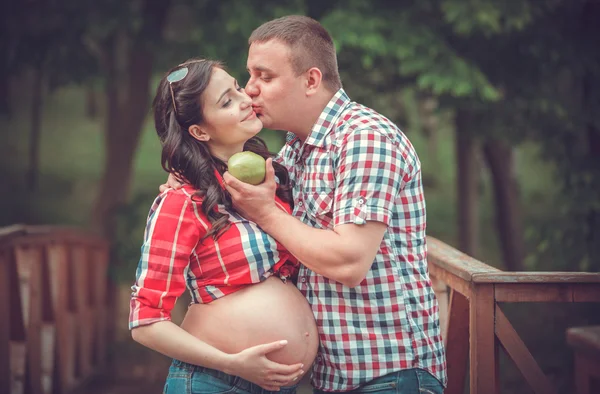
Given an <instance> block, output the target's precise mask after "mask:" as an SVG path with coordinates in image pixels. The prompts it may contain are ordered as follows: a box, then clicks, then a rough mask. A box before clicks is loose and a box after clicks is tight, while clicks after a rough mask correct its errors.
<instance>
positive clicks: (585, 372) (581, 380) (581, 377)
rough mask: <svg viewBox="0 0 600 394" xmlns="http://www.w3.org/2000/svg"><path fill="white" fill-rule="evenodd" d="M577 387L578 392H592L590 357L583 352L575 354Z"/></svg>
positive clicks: (583, 393) (582, 393)
mask: <svg viewBox="0 0 600 394" xmlns="http://www.w3.org/2000/svg"><path fill="white" fill-rule="evenodd" d="M573 367H574V369H575V388H576V389H577V394H592V388H591V384H590V383H591V382H590V380H591V379H590V374H589V365H588V359H587V357H585V356H584V355H583V354H577V353H576V354H575V362H574V365H573Z"/></svg>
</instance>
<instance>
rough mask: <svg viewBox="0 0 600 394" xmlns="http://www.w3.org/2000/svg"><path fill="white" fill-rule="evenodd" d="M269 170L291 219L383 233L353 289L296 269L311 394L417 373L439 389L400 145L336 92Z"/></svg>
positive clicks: (407, 148)
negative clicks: (280, 183) (311, 327)
mask: <svg viewBox="0 0 600 394" xmlns="http://www.w3.org/2000/svg"><path fill="white" fill-rule="evenodd" d="M278 160H279V162H280V163H282V164H283V165H285V166H286V167H287V168H288V171H289V172H290V175H291V179H292V180H293V184H294V196H295V198H296V200H295V203H294V206H295V207H294V215H295V216H296V217H298V218H299V219H300V220H302V221H303V222H304V223H307V224H309V225H311V226H313V227H316V228H323V229H331V228H333V227H335V226H338V225H341V224H346V223H355V224H359V225H360V224H364V223H366V221H369V220H372V221H378V222H382V223H385V224H386V225H388V231H387V232H386V233H385V236H384V239H383V241H382V243H381V248H380V250H379V252H378V253H377V256H376V258H375V261H374V262H373V265H372V266H371V269H370V271H369V272H368V274H367V276H366V278H365V279H364V280H363V281H362V283H361V284H360V285H359V286H357V287H355V288H348V287H345V286H344V285H342V284H340V283H338V282H336V281H333V280H329V279H327V278H325V277H323V276H321V275H318V274H316V273H314V272H312V271H310V270H309V269H307V268H306V267H301V269H300V273H299V276H298V278H299V279H298V288H299V289H300V291H301V292H302V293H303V294H304V295H305V297H306V298H307V300H308V302H309V303H310V305H311V307H312V310H313V312H314V315H315V318H316V319H317V325H318V327H319V335H320V340H321V346H320V349H319V354H318V357H317V361H316V362H315V365H314V368H313V376H312V383H313V385H314V387H315V388H317V389H320V390H324V391H348V390H351V389H354V388H356V387H358V386H360V385H362V384H364V383H366V382H368V381H371V380H373V379H375V378H377V377H379V376H383V375H386V374H388V373H391V372H395V371H398V370H402V369H407V368H422V369H424V370H427V371H429V372H430V373H432V374H433V375H434V376H436V377H437V378H438V379H439V380H440V381H441V382H443V383H444V384H445V382H446V361H445V353H444V347H443V343H442V338H441V336H440V327H439V319H438V304H437V300H436V297H435V295H434V292H433V288H432V285H431V281H430V279H429V274H428V271H427V260H426V255H427V249H426V244H425V227H426V221H425V200H424V198H423V189H422V184H421V165H420V162H419V159H418V157H417V154H416V153H415V150H414V148H413V146H412V145H411V143H410V142H409V141H408V139H407V138H406V136H405V135H404V134H403V133H402V132H401V131H400V130H399V129H398V128H397V126H396V125H394V124H393V123H392V122H391V121H390V120H388V119H386V118H385V117H383V116H381V115H379V114H378V113H376V112H375V111H373V110H371V109H369V108H366V107H364V106H362V105H359V104H357V103H354V102H351V101H350V99H349V98H348V96H347V95H346V93H345V92H344V91H343V90H340V91H338V92H337V94H336V95H335V96H334V97H333V98H332V99H331V101H330V102H329V104H328V105H327V107H326V108H325V109H324V110H323V112H322V114H321V116H320V118H319V120H318V121H317V123H316V124H315V125H314V126H313V129H312V132H311V134H310V136H309V138H307V140H306V141H305V143H304V144H302V143H301V141H300V140H299V139H298V138H297V137H295V136H294V135H293V134H288V138H287V142H286V145H285V146H284V147H283V149H282V151H281V152H280V156H279V158H278Z"/></svg>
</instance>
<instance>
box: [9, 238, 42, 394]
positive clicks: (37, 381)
mask: <svg viewBox="0 0 600 394" xmlns="http://www.w3.org/2000/svg"><path fill="white" fill-rule="evenodd" d="M15 257H16V262H17V269H18V272H19V279H20V283H21V295H22V296H23V301H25V302H24V303H23V307H24V308H23V309H24V311H25V330H26V338H27V340H26V343H27V385H26V387H27V388H28V390H27V392H30V393H32V394H41V393H42V362H41V360H42V354H41V349H42V299H41V289H42V272H41V269H42V253H41V250H40V249H39V248H37V247H28V246H18V247H17V248H16V249H15Z"/></svg>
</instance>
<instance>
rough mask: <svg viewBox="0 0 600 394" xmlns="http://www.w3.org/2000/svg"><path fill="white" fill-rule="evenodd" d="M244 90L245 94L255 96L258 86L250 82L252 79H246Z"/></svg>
mask: <svg viewBox="0 0 600 394" xmlns="http://www.w3.org/2000/svg"><path fill="white" fill-rule="evenodd" d="M244 90H245V91H246V94H247V95H248V96H250V97H256V96H258V93H259V90H258V87H257V86H256V84H255V83H254V82H252V79H250V80H249V81H248V83H247V84H246V88H245V89H244Z"/></svg>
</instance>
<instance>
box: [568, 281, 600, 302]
mask: <svg viewBox="0 0 600 394" xmlns="http://www.w3.org/2000/svg"><path fill="white" fill-rule="evenodd" d="M573 302H600V286H598V285H596V284H593V283H580V284H577V285H573Z"/></svg>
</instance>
